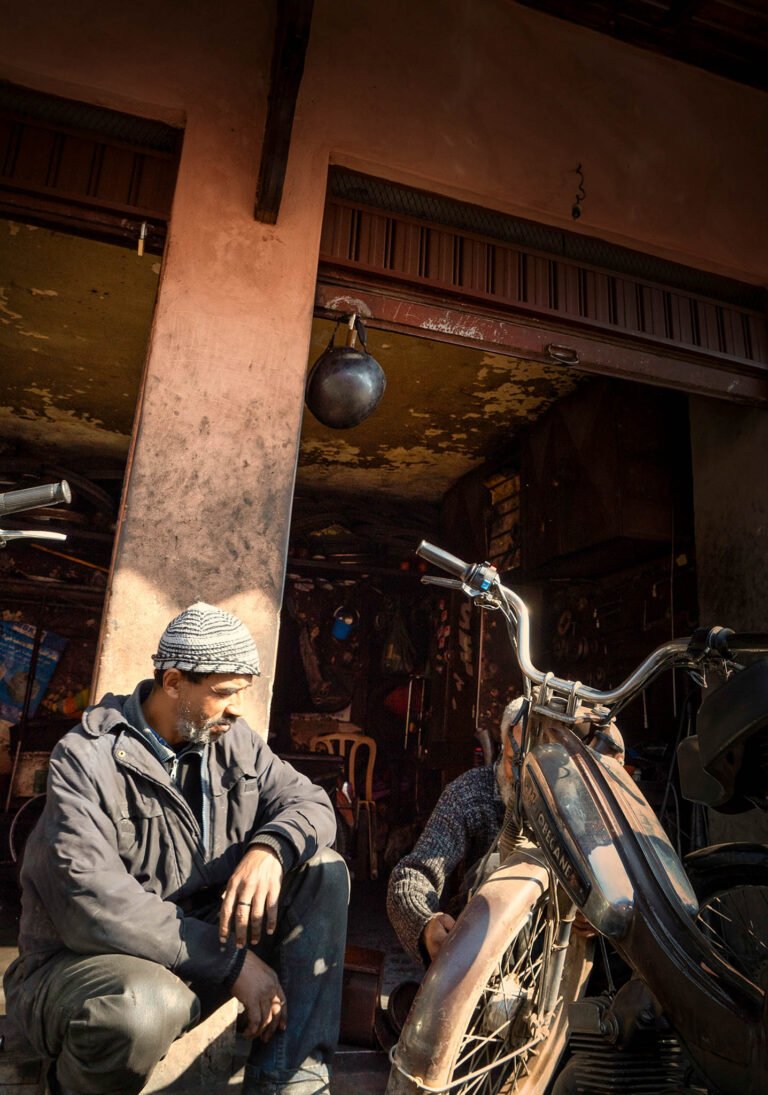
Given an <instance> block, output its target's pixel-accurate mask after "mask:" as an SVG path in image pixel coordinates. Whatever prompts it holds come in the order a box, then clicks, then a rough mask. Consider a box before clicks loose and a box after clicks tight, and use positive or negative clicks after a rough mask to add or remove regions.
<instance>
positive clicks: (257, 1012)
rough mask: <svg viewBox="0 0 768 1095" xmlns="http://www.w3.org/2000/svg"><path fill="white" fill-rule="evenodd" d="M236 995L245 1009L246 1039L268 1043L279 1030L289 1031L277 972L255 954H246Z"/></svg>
mask: <svg viewBox="0 0 768 1095" xmlns="http://www.w3.org/2000/svg"><path fill="white" fill-rule="evenodd" d="M232 995H233V996H234V997H235V998H236V999H237V1000H239V1001H240V1003H241V1004H242V1005H243V1008H244V1009H245V1019H246V1026H245V1028H244V1029H243V1031H242V1033H243V1035H244V1036H245V1037H246V1038H260V1039H261V1040H262V1042H268V1041H269V1039H270V1038H271V1037H272V1035H273V1034H274V1033H275V1031H276V1030H285V1027H286V1024H287V1022H288V1010H287V1006H286V1002H285V993H284V992H283V989H282V986H281V984H280V982H279V981H278V979H277V974H276V973H275V971H274V970H273V969H272V968H271V966H268V965H267V963H266V962H263V961H262V960H261V959H260V958H257V957H256V955H255V954H254V953H253V951H247V952H246V955H245V961H244V962H243V968H242V969H241V970H240V974H239V976H238V978H237V980H236V981H235V983H234V985H233V986H232Z"/></svg>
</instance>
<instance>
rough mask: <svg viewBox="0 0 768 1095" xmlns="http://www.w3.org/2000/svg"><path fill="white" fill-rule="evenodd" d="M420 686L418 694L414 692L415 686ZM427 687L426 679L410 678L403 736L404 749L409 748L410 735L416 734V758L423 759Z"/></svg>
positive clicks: (417, 676)
mask: <svg viewBox="0 0 768 1095" xmlns="http://www.w3.org/2000/svg"><path fill="white" fill-rule="evenodd" d="M415 684H418V686H419V688H418V693H417V694H415V692H414V685H415ZM426 686H427V681H426V678H425V677H421V676H419V675H418V674H417V675H411V676H410V677H409V678H408V699H407V701H406V705H405V729H404V736H403V749H407V748H408V735H409V734H412V733H414V732H415V733H416V756H417V757H421V746H422V730H423V726H424V692H425V689H426Z"/></svg>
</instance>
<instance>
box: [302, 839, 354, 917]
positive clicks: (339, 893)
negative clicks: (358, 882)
mask: <svg viewBox="0 0 768 1095" xmlns="http://www.w3.org/2000/svg"><path fill="white" fill-rule="evenodd" d="M296 876H297V878H296V888H297V889H300V890H301V896H302V898H303V899H304V900H310V901H322V902H323V904H324V905H326V904H331V905H336V906H338V907H339V908H340V909H346V907H347V905H348V904H349V871H348V870H347V865H346V863H345V862H344V860H343V859H342V857H341V856H340V855H339V853H338V852H335V851H334V850H333V849H332V848H321V849H320V851H319V852H316V853H315V855H313V856H312V858H311V859H308V860H307V862H306V863H304V864H302V866H301V867H299V869H298V870H297V871H296Z"/></svg>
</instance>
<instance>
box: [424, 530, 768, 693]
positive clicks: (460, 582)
mask: <svg viewBox="0 0 768 1095" xmlns="http://www.w3.org/2000/svg"><path fill="white" fill-rule="evenodd" d="M416 554H417V555H419V556H421V558H423V559H426V560H427V561H428V562H431V563H434V564H436V565H437V566H443V567H444V568H445V569H446V570H448V571H449V572H450V573H452V574H454V575H456V577H455V578H453V579H447V578H430V577H429V576H425V577H423V578H422V582H426V583H427V584H430V583H435V584H439V585H441V586H449V587H450V588H453V589H460V590H462V592H464V593H465V594H466V595H467V596H470V597H472V598H473V599H475V600H477V601H478V603H479V604H480V605H482V606H485V607H486V608H499V609H501V610H502V611H503V612H504V615H505V616H506V618H507V623H508V625H509V628H510V636H511V638H512V645H513V646H514V648H515V654H516V657H517V662H518V665H519V666H520V671H521V672H522V674H523V676H524V677H525V678H526V679H527V680H528V681H529V682H530V684H531V685H536V686H538V685H542V684H545V683H546V686H547V688H548V689H549V690H550V691H551V692H554V693H557V694H560V695H561V696H564V697H566V698H567V699H568V701H569V703H568V706H569V710H571V711H573V710H574V709H575V706H576V704H577V703H579V702H582V703H585V704H588V705H590V706H603V707H607V708H610V707H615V706H616V705H617V704H619V703H621V702H623V701H626V700H628V699H631V698H632V697H633V696H634V695H635V694H636V693H638V692H639V691H640V690H641V689H642V688H643V687H645V685H647V684H649V683H650V681H651V680H652V679H653V678H654V677H655V676H656V675H657V674H658V673H659V672H661V670H663V669H667V668H670V667H672V666H674V665H679V666H680V667H681V668H687V669H694V668H695V667H696V666H697V665H699V664H700V663H701V662H702V661H703V660H704V658H705V657H706V656H707V654H708V653H709V652H710V647H709V644H708V642H706V641H705V642H704V643H703V645H701V646H700V648H699V649H698V650H695V649H693V648H692V640H691V639H690V638H686V639H671V640H670V641H669V642H667V643H663V644H662V645H661V646H658V647H657V648H656V649H655V650H654V651H652V652H651V653H650V654H649V655H648V657H647V658H646V659H645V661H643V662H642V663H641V664H640V665H639V666H638V667H637V669H635V670H634V671H633V672H632V673H630V675H629V676H628V677H627V678H626V680H624V681H622V682H621V684H620V685H618V686H617V687H616V688H611V689H608V691H606V692H601V691H600V690H599V689H597V688H591V687H589V686H588V685H585V684H581V683H580V682H578V681H568V680H563V679H561V678H560V677H556V676H555V675H554V674H553V673H543V672H542V671H541V670H540V669H537V668H536V666H535V665H534V664H533V662H532V661H531V640H530V635H531V627H530V614H529V612H528V606H527V605H526V603H525V601H524V600H523V599H522V597H520V596H519V594H517V593H515V591H514V590H513V589H510V588H509V587H508V586H505V585H502V583H501V580H500V579H499V575H498V572H497V571H496V569H495V567H492V566H489V565H488V564H487V563H486V564H468V563H464V562H463V560H461V559H458V558H457V557H456V556H455V555H449V554H448V552H444V551H443V550H442V549H441V548H437V547H435V546H434V545H433V544H429V543H427V541H424V540H422V542H421V543H420V544H419V546H418V547H417V548H416ZM723 630H724V629H722V628H714V629H712V633H713V634H714V633H715V632H719V631H723ZM728 634H729V635H731V634H732V632H728ZM760 649H763V650H768V638H766V639H764V642H763V644H762V646H761V647H760ZM717 653H718V654H719V656H720V657H721V658H722V657H723V656H724V655H723V653H722V651H718V652H717Z"/></svg>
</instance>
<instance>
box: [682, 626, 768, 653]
mask: <svg viewBox="0 0 768 1095" xmlns="http://www.w3.org/2000/svg"><path fill="white" fill-rule="evenodd" d="M688 650H689V652H690V653H691V654H694V655H697V654H703V653H704V652H705V651H706V650H714V651H715V653H716V654H720V655H721V656H722V657H723V658H729V657H730V656H731V655H732V654H768V635H765V634H757V633H755V634H752V633H748V632H742V633H740V634H737V633H736V632H734V631H731V629H730V628H729V627H700V628H698V630H697V631H694V633H693V635H691V638H690V641H689V643H688Z"/></svg>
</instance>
